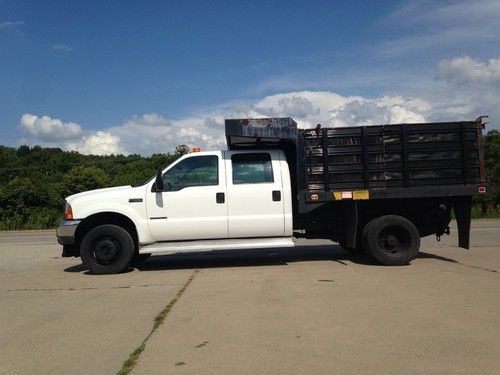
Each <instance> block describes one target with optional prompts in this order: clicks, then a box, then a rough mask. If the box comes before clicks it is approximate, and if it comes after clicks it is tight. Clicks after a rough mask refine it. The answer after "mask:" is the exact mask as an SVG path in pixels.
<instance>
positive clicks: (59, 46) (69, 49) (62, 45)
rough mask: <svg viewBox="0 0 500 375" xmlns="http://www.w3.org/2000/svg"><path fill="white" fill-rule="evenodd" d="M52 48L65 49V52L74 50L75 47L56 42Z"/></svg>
mask: <svg viewBox="0 0 500 375" xmlns="http://www.w3.org/2000/svg"><path fill="white" fill-rule="evenodd" d="M52 49H54V50H56V51H65V52H71V51H73V47H71V46H68V45H66V44H54V45H53V46H52Z"/></svg>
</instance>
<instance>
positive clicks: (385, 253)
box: [363, 215, 420, 266]
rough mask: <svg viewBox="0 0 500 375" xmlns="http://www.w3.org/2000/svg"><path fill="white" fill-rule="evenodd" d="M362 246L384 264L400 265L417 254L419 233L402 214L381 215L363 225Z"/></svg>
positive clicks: (406, 262) (408, 261)
mask: <svg viewBox="0 0 500 375" xmlns="http://www.w3.org/2000/svg"><path fill="white" fill-rule="evenodd" d="M363 248H364V249H365V251H366V252H367V253H368V254H369V255H370V256H371V257H373V258H374V259H375V260H377V261H378V262H380V263H382V264H384V265H387V266H401V265H405V264H408V263H410V261H411V260H412V259H414V258H415V257H416V256H417V254H418V251H419V248H420V235H419V233H418V230H417V228H415V225H413V223H412V222H411V221H410V220H408V219H405V218H404V217H402V216H397V215H386V216H381V217H378V218H376V219H373V220H372V221H370V222H369V223H368V224H367V225H366V226H365V228H364V230H363Z"/></svg>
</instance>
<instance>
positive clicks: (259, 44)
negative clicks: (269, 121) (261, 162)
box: [0, 0, 500, 156]
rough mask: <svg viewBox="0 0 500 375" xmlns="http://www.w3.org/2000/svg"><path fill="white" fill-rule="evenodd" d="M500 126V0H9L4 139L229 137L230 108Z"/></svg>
mask: <svg viewBox="0 0 500 375" xmlns="http://www.w3.org/2000/svg"><path fill="white" fill-rule="evenodd" d="M480 115H489V116H490V119H489V121H490V123H489V124H488V125H487V129H494V128H496V129H499V128H500V1H498V0H475V1H470V0H467V1H462V0H458V1H444V0H443V1H426V0H417V1H391V0H384V1H358V0H351V1H341V0H336V1H331V0H330V1H320V0H318V1H314V0H310V1H294V0H289V1H271V0H268V1H259V0H253V1H227V0H226V1H217V0H212V1H202V0H200V1H189V0H185V1H175V2H174V1H111V0H110V1H105V2H103V1H93V0H86V1H84V0H81V1H72V0H65V1H63V0H60V1H50V0H44V1H35V0H33V1H21V0H0V144H1V145H5V146H11V147H18V146H19V145H23V144H27V145H41V146H47V147H60V148H62V149H65V150H75V151H79V152H81V153H85V154H97V155H107V154H121V153H122V154H135V153H137V154H142V155H145V156H147V155H151V154H153V153H159V152H160V153H162V152H169V151H172V150H174V148H175V146H176V145H179V144H186V145H188V146H191V147H192V146H200V147H201V148H202V149H203V150H215V149H220V148H225V138H224V119H225V118H240V117H278V116H290V117H292V118H294V119H295V120H296V121H297V123H298V124H299V126H300V127H313V126H315V125H316V124H317V123H321V124H322V125H323V126H324V127H330V126H354V125H370V124H389V123H401V122H406V123H411V122H423V121H460V120H473V119H475V118H476V117H478V116H480Z"/></svg>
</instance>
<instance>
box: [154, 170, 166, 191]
mask: <svg viewBox="0 0 500 375" xmlns="http://www.w3.org/2000/svg"><path fill="white" fill-rule="evenodd" d="M155 185H156V191H163V189H164V188H165V186H164V184H163V173H161V170H159V171H158V173H156V180H155Z"/></svg>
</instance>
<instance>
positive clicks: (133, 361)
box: [117, 270, 200, 375]
mask: <svg viewBox="0 0 500 375" xmlns="http://www.w3.org/2000/svg"><path fill="white" fill-rule="evenodd" d="M198 272H200V270H195V271H194V272H193V273H192V274H191V276H190V277H189V279H188V280H187V281H186V283H185V284H184V285H183V286H182V288H181V289H180V290H179V291H178V292H177V294H176V295H175V297H174V298H173V299H172V300H171V301H170V302H169V303H168V305H166V306H165V307H164V308H163V309H162V310H161V311H160V312H159V313H158V315H156V316H155V319H154V324H153V328H151V331H150V332H149V333H148V335H147V336H146V338H145V339H144V340H143V341H142V343H141V345H139V346H138V347H137V348H136V349H135V350H134V351H133V352H132V353H130V354H129V356H128V358H127V360H126V361H125V362H123V365H122V368H121V369H120V370H119V371H118V372H117V375H127V374H129V373H130V372H131V371H132V370H133V369H134V367H135V366H136V365H137V362H138V361H139V358H140V356H141V354H142V352H143V351H144V349H146V343H147V342H148V340H149V339H150V337H151V336H152V335H153V333H155V331H156V330H157V329H158V328H159V327H160V326H161V325H162V324H163V322H164V321H165V319H166V318H167V315H168V313H169V312H170V310H172V308H173V307H174V305H175V304H176V303H177V301H179V299H180V298H181V296H182V294H183V293H184V292H185V291H186V289H187V287H188V286H189V284H191V282H192V281H193V280H194V278H195V277H196V275H197V274H198Z"/></svg>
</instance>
